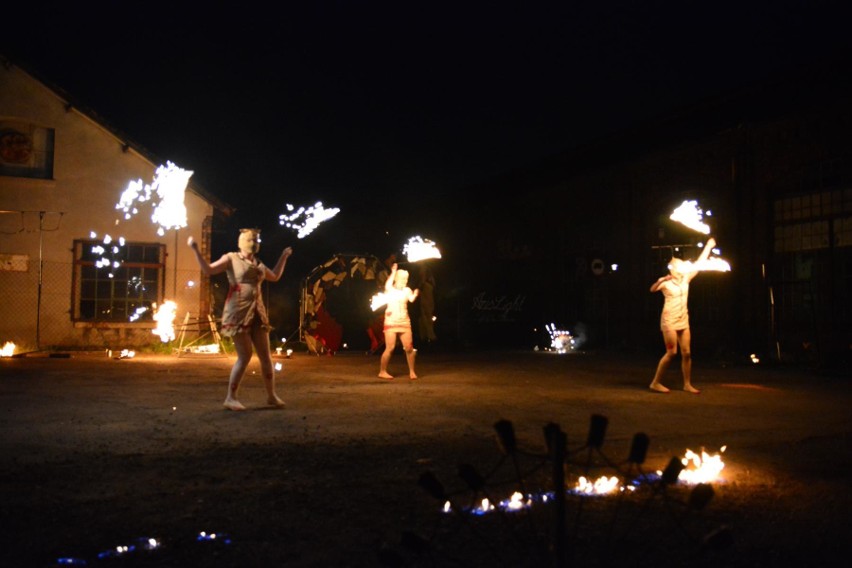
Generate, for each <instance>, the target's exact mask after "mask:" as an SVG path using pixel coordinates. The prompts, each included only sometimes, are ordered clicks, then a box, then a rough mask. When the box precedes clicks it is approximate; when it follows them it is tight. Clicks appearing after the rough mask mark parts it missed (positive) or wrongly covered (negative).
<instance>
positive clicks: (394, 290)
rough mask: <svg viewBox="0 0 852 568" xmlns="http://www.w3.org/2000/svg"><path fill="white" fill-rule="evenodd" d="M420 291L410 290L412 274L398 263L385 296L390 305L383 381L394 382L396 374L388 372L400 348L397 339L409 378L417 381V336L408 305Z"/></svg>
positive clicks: (381, 373) (386, 325) (387, 317)
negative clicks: (398, 342) (413, 328)
mask: <svg viewBox="0 0 852 568" xmlns="http://www.w3.org/2000/svg"><path fill="white" fill-rule="evenodd" d="M418 294H419V290H414V291H412V290H411V288H409V287H408V271H406V270H398V268H397V264H396V263H393V265H391V271H390V274H389V275H388V278H387V280H386V281H385V296H386V298H387V306H386V307H385V323H384V334H385V350H384V352H382V357H381V361H380V363H379V378H380V379H386V380H393V375H391V374H390V373H388V364H389V363H390V360H391V355H393V352H394V349H395V348H396V342H397V338H399V340H400V342H401V343H402V350H403V351H404V352H405V359H406V361H407V362H408V378H409V379H410V380H412V381H416V380H417V373H415V372H414V359H415V356H416V355H417V350H416V349H414V336H413V333H412V331H411V318H410V317H409V315H408V304H409V302H413V301H414V300H416V299H417V295H418Z"/></svg>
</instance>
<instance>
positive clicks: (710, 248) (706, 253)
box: [698, 237, 716, 262]
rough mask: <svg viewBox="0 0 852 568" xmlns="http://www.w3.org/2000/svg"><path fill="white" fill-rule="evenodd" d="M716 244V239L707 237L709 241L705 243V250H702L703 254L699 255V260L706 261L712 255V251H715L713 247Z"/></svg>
mask: <svg viewBox="0 0 852 568" xmlns="http://www.w3.org/2000/svg"><path fill="white" fill-rule="evenodd" d="M715 246H716V239H714V238H713V237H710V238H709V239H707V242H706V243H704V250H702V251H701V254H700V255H698V262H704V261H705V260H707V258H708V257H709V256H710V253H711V252H713V247H715Z"/></svg>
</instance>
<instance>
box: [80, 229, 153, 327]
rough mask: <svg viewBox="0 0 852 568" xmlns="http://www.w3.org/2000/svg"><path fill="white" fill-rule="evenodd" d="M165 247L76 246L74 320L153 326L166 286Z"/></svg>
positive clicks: (86, 243)
mask: <svg viewBox="0 0 852 568" xmlns="http://www.w3.org/2000/svg"><path fill="white" fill-rule="evenodd" d="M165 258H166V247H165V245H163V244H160V243H125V244H123V245H120V246H119V245H117V244H110V245H105V244H104V243H103V242H99V241H93V240H77V241H74V306H73V310H74V318H73V319H74V321H83V322H115V323H128V322H151V321H153V315H154V309H155V307H154V304H157V303H159V302H160V300H161V298H162V297H163V289H164V286H165V264H166V261H165Z"/></svg>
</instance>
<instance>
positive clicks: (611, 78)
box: [0, 0, 850, 262]
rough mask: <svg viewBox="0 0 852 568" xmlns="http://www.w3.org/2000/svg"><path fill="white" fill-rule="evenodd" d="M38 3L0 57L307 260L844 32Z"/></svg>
mask: <svg viewBox="0 0 852 568" xmlns="http://www.w3.org/2000/svg"><path fill="white" fill-rule="evenodd" d="M21 4H23V3H21ZM30 4H35V3H30ZM38 4H39V5H40V7H29V8H27V7H18V8H11V9H10V10H5V11H4V18H3V20H4V24H3V26H2V27H3V31H2V36H0V53H4V54H6V55H8V56H10V57H12V58H13V60H17V61H19V62H20V63H21V64H24V65H25V66H28V67H30V68H32V69H33V70H34V71H36V72H38V73H39V74H41V75H42V76H43V77H44V78H45V79H48V80H49V81H51V82H53V83H54V84H56V85H57V86H59V87H61V88H62V89H64V90H65V91H67V92H68V93H70V94H71V95H73V96H74V97H75V98H76V99H78V100H79V101H80V102H81V103H82V104H84V105H86V106H88V107H90V108H91V109H93V110H95V111H96V112H97V113H98V114H100V115H101V116H102V117H104V119H106V121H107V122H108V123H110V124H112V125H113V126H114V127H115V128H117V129H118V130H119V131H121V132H124V133H125V134H126V135H127V136H128V137H129V138H130V139H131V140H134V141H135V142H137V143H138V144H139V145H141V146H142V147H144V148H145V149H147V150H148V151H150V152H151V153H152V154H153V155H155V156H158V157H161V158H162V159H163V160H170V161H172V162H174V163H176V164H177V165H179V166H181V167H183V168H186V169H191V170H193V171H194V172H195V174H194V177H193V179H194V180H195V181H196V182H198V183H199V184H200V185H201V186H202V187H203V188H204V189H205V190H207V191H208V192H210V193H212V194H214V195H216V196H217V197H219V198H221V199H222V200H223V201H225V202H227V203H228V204H230V205H232V206H233V207H235V208H236V209H237V212H236V213H235V215H234V217H233V218H231V219H230V221H229V223H231V224H232V225H233V226H259V227H261V228H263V229H264V230H265V231H266V234H267V235H272V234H273V233H275V234H277V235H278V237H279V240H281V242H284V241H287V240H291V241H293V243H292V244H294V246H296V247H300V245H303V244H305V242H306V241H307V240H308V239H311V240H312V241H313V244H312V246H316V247H317V249H318V250H317V251H316V253H315V254H316V255H318V256H317V258H315V259H312V260H311V261H310V262H314V261H320V260H322V255H323V254H325V252H326V251H327V252H335V251H342V250H344V249H345V250H351V251H353V252H356V251H357V252H375V253H376V254H379V253H383V252H386V250H389V249H390V248H391V247H392V246H397V245H398V248H400V249H401V245H402V243H403V242H404V240H405V239H406V238H407V237H408V236H410V235H411V234H415V233H418V234H422V235H423V236H426V237H427V238H429V237H430V236H431V235H430V233H433V234H440V230H439V228H438V226H437V225H435V226H434V227H433V226H431V225H430V222H433V221H435V220H434V216H433V215H431V214H430V215H426V216H424V215H422V214H421V213H422V207H421V205H422V204H424V203H428V204H429V205H430V206H433V207H434V206H436V205H437V206H438V207H439V208H440V207H441V206H443V204H445V205H446V206H447V207H452V203H453V199H452V196H453V195H455V194H456V193H457V192H459V191H463V190H464V188H465V187H467V186H469V185H471V184H474V183H476V182H479V181H482V180H485V179H488V178H490V177H492V176H495V175H498V174H500V173H502V172H505V171H507V170H510V169H512V168H515V167H520V166H523V165H526V164H529V163H530V162H534V161H536V160H538V159H540V158H544V157H547V156H550V155H554V154H558V153H560V152H564V151H567V150H570V149H571V148H573V147H576V146H578V145H581V144H583V143H585V142H589V141H591V140H594V139H596V138H600V137H602V136H606V135H607V134H609V133H613V132H617V131H619V130H621V129H625V128H628V127H631V126H634V125H636V124H642V123H648V122H653V121H654V120H656V119H659V118H661V117H665V116H666V115H668V114H670V113H672V112H674V111H676V110H677V109H679V108H682V107H687V106H690V105H693V104H696V103H697V102H700V101H702V100H706V99H707V98H710V97H713V96H716V95H719V94H723V93H726V92H729V91H731V90H735V89H737V88H740V87H743V86H747V85H749V84H753V83H755V82H759V81H761V80H764V79H766V78H768V77H773V76H776V75H778V74H779V73H780V74H783V73H785V72H786V71H787V70H790V69H795V68H801V67H803V66H807V65H809V64H810V62H812V61H815V60H818V59H821V58H824V57H831V56H833V55H834V54H836V53H838V52H840V51H844V50H848V42H849V40H848V36H849V35H850V34H849V33H848V30H847V29H846V27H847V25H848V24H847V20H846V19H844V18H842V17H840V15H839V14H840V6H841V5H842V4H843V3H842V2H818V1H817V2H814V1H784V0H776V1H766V0H758V1H747V0H746V1H738V2H728V1H724V2H683V1H681V2H658V1H647V0H645V1H631V2H607V1H602V2H573V1H565V2H554V3H537V2H517V3H508V2H454V3H441V2H438V3H436V2H406V1H396V2H371V1H367V0H363V1H354V0H352V1H338V2H326V1H308V2H284V3H280V4H278V3H256V2H250V1H246V2H229V3H227V4H228V6H227V7H226V8H223V7H221V6H219V5H218V3H213V2H210V3H202V4H199V3H195V2H194V3H191V4H192V7H185V8H177V9H175V7H174V5H176V4H179V3H176V2H175V3H163V2H132V1H124V2H101V3H91V2H83V3H69V2H65V3H47V4H46V5H45V3H38ZM187 4H190V3H187ZM273 6H275V7H274V8H273ZM317 200H322V201H323V202H324V203H325V204H326V206H338V207H340V208H341V209H342V212H341V213H340V214H339V215H338V217H337V218H335V220H333V221H330V222H329V224H328V225H326V226H323V227H321V228H320V229H319V230H318V231H317V232H316V233H315V234H314V235H311V236H309V237H308V239H306V240H305V241H304V242H299V241H296V239H295V237H292V238H289V236H288V235H283V236H282V233H281V231H283V229H281V228H280V227H279V226H278V214H279V213H283V212H284V211H285V210H284V206H285V204H286V203H293V204H296V205H301V204H311V203H314V202H315V201H317ZM383 239H384V240H383ZM226 244H227V245H230V243H226ZM275 244H276V245H277V244H278V243H275ZM382 247H384V248H385V249H386V250H379V249H381V248H382ZM225 248H229V247H228V246H226V247H225ZM303 248H304V247H303ZM297 250H298V248H297ZM268 254H271V253H268Z"/></svg>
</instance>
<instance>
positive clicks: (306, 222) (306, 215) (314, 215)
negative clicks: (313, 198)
mask: <svg viewBox="0 0 852 568" xmlns="http://www.w3.org/2000/svg"><path fill="white" fill-rule="evenodd" d="M287 211H291V212H292V211H295V212H293V213H290V214H289V215H279V216H278V224H279V225H283V226H285V227H287V228H288V229H294V230H295V231H296V236H297V237H298V238H300V239H303V238H305V237H306V236H308V235H310V234H311V233H312V232H313V231H314V229H316V228H317V227H318V226H319V225H320V223H322V222H324V221H328V220H329V219H331V218H332V217H334V216H335V215H337V214H338V213H340V208H339V207H332V208H329V209H326V208H325V207H323V204H322V201H317V202H316V203H315V204H314V205H312V206H310V207H299V208H298V209H296V208H295V207H294V206H293V205H291V204H289V203H288V204H287Z"/></svg>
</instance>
